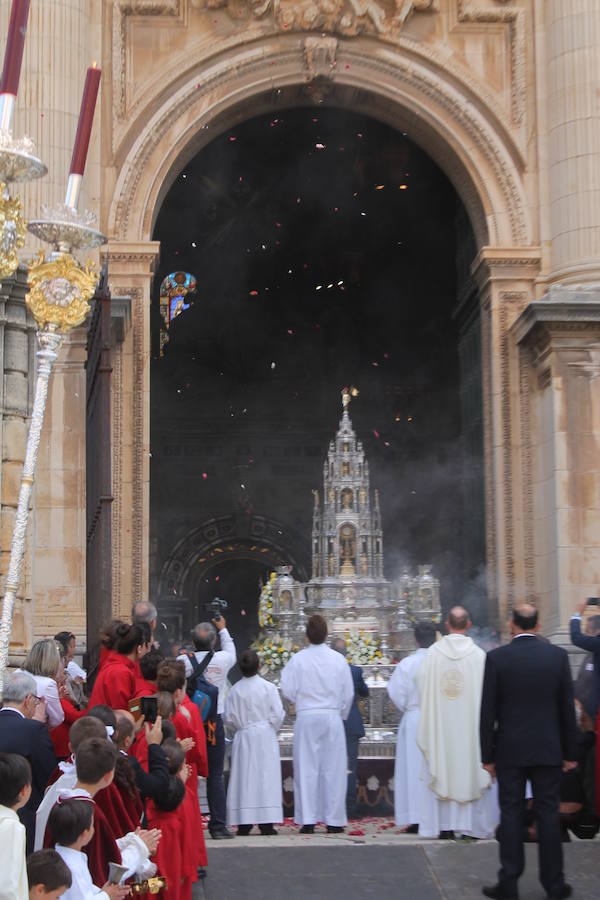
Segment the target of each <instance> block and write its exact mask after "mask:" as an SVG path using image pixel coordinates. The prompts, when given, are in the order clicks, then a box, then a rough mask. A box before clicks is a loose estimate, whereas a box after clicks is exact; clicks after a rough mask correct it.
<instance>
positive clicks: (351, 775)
mask: <svg viewBox="0 0 600 900" xmlns="http://www.w3.org/2000/svg"><path fill="white" fill-rule="evenodd" d="M359 740H360V738H359V736H358V735H357V734H348V732H346V750H347V751H348V786H347V788H346V815H347V816H348V817H349V818H352V816H353V815H354V814H355V813H356V806H357V803H356V770H357V768H358V742H359Z"/></svg>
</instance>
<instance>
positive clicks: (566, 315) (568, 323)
mask: <svg viewBox="0 0 600 900" xmlns="http://www.w3.org/2000/svg"><path fill="white" fill-rule="evenodd" d="M590 293H591V292H590ZM540 329H544V330H545V331H546V332H547V333H548V334H558V333H564V332H577V331H588V332H595V333H598V332H599V331H600V292H597V293H596V294H595V297H593V298H592V297H590V299H579V298H578V297H577V296H576V298H575V299H573V300H567V299H565V300H534V301H532V302H531V303H529V305H528V306H527V307H526V308H525V309H524V310H523V312H522V313H521V315H520V316H519V318H518V319H517V321H516V322H515V323H514V325H513V326H512V332H513V335H514V339H515V340H516V341H517V343H519V344H521V343H523V342H526V341H528V340H529V339H531V338H532V337H533V335H534V332H536V331H537V332H538V333H539V330H540Z"/></svg>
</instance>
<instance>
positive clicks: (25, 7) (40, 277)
mask: <svg viewBox="0 0 600 900" xmlns="http://www.w3.org/2000/svg"><path fill="white" fill-rule="evenodd" d="M29 6H30V0H13V3H12V9H11V17H10V24H9V30H8V39H7V43H6V50H5V55H4V68H3V72H2V82H1V84H0V278H9V277H10V276H11V275H13V274H14V273H15V271H16V270H17V267H18V265H19V259H18V253H17V251H18V250H19V249H20V248H22V247H23V246H24V243H25V231H26V229H27V230H28V231H29V232H30V233H31V234H33V235H34V236H35V237H37V238H39V239H40V240H42V241H44V242H45V243H47V244H49V245H50V247H51V249H50V250H49V251H43V250H42V251H40V252H39V253H38V255H37V257H36V258H35V260H34V261H33V262H32V264H31V265H30V267H29V271H28V275H27V281H28V285H29V293H28V294H27V295H26V297H25V303H26V305H27V308H28V309H29V311H30V313H31V314H32V316H33V317H34V319H35V321H36V325H37V331H36V336H37V342H38V346H39V349H38V351H37V354H36V356H37V360H38V364H37V374H36V382H35V393H34V400H33V408H32V412H31V422H30V426H29V432H28V436H27V445H26V450H25V462H24V464H23V474H22V477H21V485H20V490H19V500H18V505H17V511H16V515H15V522H14V526H13V533H12V542H11V549H10V560H9V564H8V570H7V574H6V583H5V591H4V598H3V605H2V617H1V620H0V694H1V692H2V686H3V682H4V673H5V671H6V667H7V663H8V650H9V645H10V636H11V629H12V619H13V611H14V606H15V600H16V596H17V590H18V587H19V581H20V576H21V569H22V565H23V557H24V553H25V539H26V533H27V524H28V520H29V509H30V503H31V495H32V491H33V485H34V482H35V473H36V468H37V458H38V450H39V445H40V437H41V433H42V425H43V421H44V413H45V409H46V399H47V395H48V384H49V381H50V375H51V372H52V367H53V365H54V362H55V361H56V359H57V357H58V352H59V350H60V348H61V345H62V343H63V341H64V339H65V336H66V335H67V334H68V332H69V331H71V329H73V328H76V327H77V326H78V325H81V323H82V322H83V321H84V320H85V318H86V316H87V314H88V313H89V311H90V305H89V301H90V300H91V299H92V297H93V296H94V293H95V291H96V286H97V282H98V273H97V270H96V269H95V267H94V266H93V265H92V264H91V263H90V262H88V263H86V264H85V265H82V264H81V263H80V262H79V260H78V259H77V258H76V256H75V255H74V254H75V253H77V252H82V251H87V250H91V249H93V248H95V247H99V246H101V245H102V244H104V243H105V242H106V239H105V237H104V235H102V234H101V233H100V232H99V231H97V230H96V227H95V225H96V218H95V216H94V215H93V213H91V212H89V211H86V212H83V213H80V212H79V211H78V204H79V195H80V192H81V183H82V180H83V173H84V170H85V162H86V158H87V152H88V147H89V142H90V135H91V130H92V123H93V119H94V111H95V108H96V100H97V96H98V88H99V85H100V75H101V72H100V69H99V68H97V67H96V64H95V63H94V65H93V66H91V67H90V68H89V69H88V71H87V76H86V80H85V87H84V91H83V98H82V102H81V110H80V115H79V123H78V126H77V134H76V137H75V146H74V148H73V156H72V159H71V168H70V173H69V180H68V185H67V192H66V197H65V202H64V204H61V205H59V206H55V207H52V208H48V207H42V215H41V217H40V218H39V219H34V220H32V221H30V222H29V224H28V225H26V224H25V222H24V219H23V215H22V206H21V200H20V198H19V197H15V196H11V194H10V193H9V185H12V184H14V183H18V182H26V181H32V180H33V179H35V178H41V177H42V176H43V175H45V174H46V173H47V171H48V169H47V167H46V166H45V165H44V163H43V162H42V161H41V160H40V159H38V158H37V156H36V155H35V147H34V144H33V142H32V141H31V140H30V139H29V138H27V137H23V138H21V139H15V138H14V137H13V123H14V110H15V102H16V97H17V91H18V87H19V78H20V74H21V63H22V61H23V50H24V47H25V35H26V29H27V19H28V17H29Z"/></svg>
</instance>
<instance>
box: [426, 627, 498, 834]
mask: <svg viewBox="0 0 600 900" xmlns="http://www.w3.org/2000/svg"><path fill="white" fill-rule="evenodd" d="M484 666H485V653H484V652H483V650H481V649H480V648H479V647H478V646H477V645H476V644H475V643H474V642H473V641H472V640H471V638H469V637H467V636H466V635H464V634H449V635H446V637H444V638H442V639H441V640H440V641H438V642H437V643H435V644H433V645H432V646H431V647H429V649H428V650H427V652H426V654H425V658H424V660H423V662H422V664H421V665H420V666H419V669H418V672H417V675H416V681H417V686H418V689H419V700H420V706H421V714H420V717H419V725H418V729H417V742H418V745H419V747H420V748H421V750H422V751H423V755H424V757H425V763H426V765H425V775H424V777H425V779H426V782H427V784H428V785H429V787H430V788H431V790H432V791H433V792H434V794H435V795H436V797H437V803H436V804H435V806H434V807H433V808H432V809H431V813H432V814H431V815H428V816H426V817H425V818H423V817H422V818H421V822H420V823H419V834H421V835H422V837H437V835H438V834H439V832H440V831H455V832H458V833H460V834H467V835H471V836H472V837H477V838H485V837H491V836H492V835H493V833H494V828H495V827H496V825H497V823H498V821H499V810H498V800H497V791H496V788H495V786H494V789H491V782H490V776H489V774H488V773H487V772H486V771H485V770H484V769H483V768H482V767H481V751H480V746H479V710H480V706H481V691H482V687H483V670H484Z"/></svg>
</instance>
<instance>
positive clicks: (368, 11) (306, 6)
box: [209, 0, 439, 37]
mask: <svg viewBox="0 0 600 900" xmlns="http://www.w3.org/2000/svg"><path fill="white" fill-rule="evenodd" d="M209 6H212V7H216V6H225V7H226V8H227V11H228V12H229V13H230V14H231V16H232V17H234V18H235V20H236V21H239V18H240V14H242V15H243V12H244V11H247V14H248V15H251V16H253V17H254V18H256V19H263V18H270V19H271V20H272V21H273V24H274V25H275V27H276V28H278V29H281V30H282V31H312V30H319V31H322V32H328V33H330V34H340V35H342V36H344V37H354V36H355V35H357V34H364V33H373V34H382V35H393V34H397V33H398V32H399V31H401V30H402V28H403V27H404V23H405V22H406V20H407V19H408V17H409V16H410V15H411V13H412V12H413V11H417V12H437V11H438V10H439V0H221V2H219V0H213V2H211V3H209Z"/></svg>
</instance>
